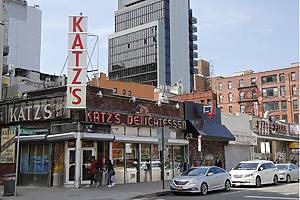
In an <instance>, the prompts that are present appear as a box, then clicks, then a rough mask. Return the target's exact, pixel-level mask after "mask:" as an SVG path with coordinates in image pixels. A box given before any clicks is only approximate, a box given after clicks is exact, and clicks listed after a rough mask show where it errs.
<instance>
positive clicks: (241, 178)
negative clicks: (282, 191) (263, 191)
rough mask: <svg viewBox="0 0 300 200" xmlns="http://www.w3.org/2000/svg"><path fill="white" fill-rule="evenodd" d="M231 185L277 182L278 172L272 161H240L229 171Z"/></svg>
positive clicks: (255, 184)
mask: <svg viewBox="0 0 300 200" xmlns="http://www.w3.org/2000/svg"><path fill="white" fill-rule="evenodd" d="M229 173H230V175H231V180H232V186H235V185H254V186H256V187H260V186H261V185H263V184H277V183H278V177H279V172H278V168H277V167H276V166H275V165H274V163H273V162H272V161H267V160H252V161H242V162H240V163H239V164H238V165H237V166H236V167H235V168H233V169H232V170H231V171H230V172H229Z"/></svg>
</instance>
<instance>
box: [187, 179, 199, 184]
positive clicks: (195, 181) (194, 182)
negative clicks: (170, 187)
mask: <svg viewBox="0 0 300 200" xmlns="http://www.w3.org/2000/svg"><path fill="white" fill-rule="evenodd" d="M188 184H190V185H194V184H197V180H192V181H190V182H189V183H188Z"/></svg>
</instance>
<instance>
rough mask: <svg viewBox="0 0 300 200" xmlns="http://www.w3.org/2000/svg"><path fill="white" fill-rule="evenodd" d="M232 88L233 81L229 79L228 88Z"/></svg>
mask: <svg viewBox="0 0 300 200" xmlns="http://www.w3.org/2000/svg"><path fill="white" fill-rule="evenodd" d="M231 88H232V82H231V81H228V89H229V90H231Z"/></svg>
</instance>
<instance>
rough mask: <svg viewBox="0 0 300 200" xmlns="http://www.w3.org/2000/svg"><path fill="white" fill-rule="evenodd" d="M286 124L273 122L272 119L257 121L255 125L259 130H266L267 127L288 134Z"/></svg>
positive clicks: (275, 131) (272, 130)
mask: <svg viewBox="0 0 300 200" xmlns="http://www.w3.org/2000/svg"><path fill="white" fill-rule="evenodd" d="M287 126H288V125H286V124H280V122H272V121H263V120H260V121H256V123H255V127H256V128H257V130H258V131H259V132H264V130H265V129H268V130H269V132H271V133H281V134H287V133H288V129H287Z"/></svg>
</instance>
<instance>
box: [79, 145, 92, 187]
mask: <svg viewBox="0 0 300 200" xmlns="http://www.w3.org/2000/svg"><path fill="white" fill-rule="evenodd" d="M81 155H82V158H81V183H82V184H89V183H90V175H89V169H90V167H91V160H92V156H95V152H94V148H92V147H88V148H87V147H85V148H82V154H81Z"/></svg>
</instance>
